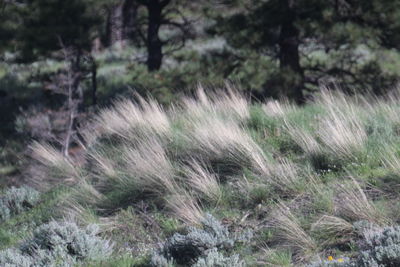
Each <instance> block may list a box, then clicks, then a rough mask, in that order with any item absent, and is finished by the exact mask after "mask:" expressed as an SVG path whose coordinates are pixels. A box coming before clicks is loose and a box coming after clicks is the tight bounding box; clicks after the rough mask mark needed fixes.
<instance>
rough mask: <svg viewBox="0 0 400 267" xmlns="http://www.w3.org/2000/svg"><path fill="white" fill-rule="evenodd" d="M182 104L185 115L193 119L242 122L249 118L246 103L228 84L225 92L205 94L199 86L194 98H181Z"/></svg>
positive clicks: (247, 104)
mask: <svg viewBox="0 0 400 267" xmlns="http://www.w3.org/2000/svg"><path fill="white" fill-rule="evenodd" d="M182 103H183V108H184V111H185V113H186V114H187V115H189V117H191V118H194V119H200V118H204V117H207V116H208V115H211V116H223V117H225V118H230V119H234V120H238V121H244V120H246V119H248V118H249V116H250V112H249V103H248V101H247V100H246V99H245V98H244V97H243V96H242V95H240V93H239V92H238V91H237V90H236V89H234V88H233V87H232V86H231V85H230V84H226V90H225V91H222V92H215V91H214V92H207V93H206V92H205V90H204V88H203V86H202V85H199V86H198V87H197V90H196V98H188V97H185V98H182Z"/></svg>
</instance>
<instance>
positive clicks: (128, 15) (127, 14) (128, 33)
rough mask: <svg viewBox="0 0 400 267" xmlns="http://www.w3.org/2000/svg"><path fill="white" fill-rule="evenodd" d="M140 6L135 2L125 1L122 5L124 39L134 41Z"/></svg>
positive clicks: (133, 0)
mask: <svg viewBox="0 0 400 267" xmlns="http://www.w3.org/2000/svg"><path fill="white" fill-rule="evenodd" d="M137 9H138V5H137V3H136V2H135V0H125V1H124V3H123V5H122V25H123V39H124V40H134V39H135V32H136V27H137V26H136V19H137Z"/></svg>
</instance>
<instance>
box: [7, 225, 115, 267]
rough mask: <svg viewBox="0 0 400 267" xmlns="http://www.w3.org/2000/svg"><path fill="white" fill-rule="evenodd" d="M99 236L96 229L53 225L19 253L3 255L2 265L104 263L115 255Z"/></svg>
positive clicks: (42, 228) (42, 229)
mask: <svg viewBox="0 0 400 267" xmlns="http://www.w3.org/2000/svg"><path fill="white" fill-rule="evenodd" d="M97 233H98V227H97V226H95V225H90V226H88V227H87V228H86V229H79V228H78V226H77V225H76V224H75V223H69V222H64V223H58V222H50V223H48V224H44V225H42V226H40V227H39V228H37V229H36V230H35V232H34V234H33V237H32V239H30V240H27V241H25V242H24V243H23V244H22V245H21V247H20V248H19V249H18V250H16V249H15V250H5V251H3V252H1V253H0V263H1V264H4V265H6V264H10V266H71V265H73V264H75V263H76V262H77V261H82V260H102V259H105V258H107V257H108V256H109V255H110V254H111V252H112V251H111V245H110V244H109V242H108V241H105V240H102V239H101V238H99V237H98V236H96V235H97ZM24 264H25V265H24ZM1 266H3V265H1Z"/></svg>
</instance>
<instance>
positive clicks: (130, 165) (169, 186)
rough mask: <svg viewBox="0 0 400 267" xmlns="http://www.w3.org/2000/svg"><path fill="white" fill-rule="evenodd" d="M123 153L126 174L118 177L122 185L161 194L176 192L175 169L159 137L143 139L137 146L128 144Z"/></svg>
mask: <svg viewBox="0 0 400 267" xmlns="http://www.w3.org/2000/svg"><path fill="white" fill-rule="evenodd" d="M121 153H122V158H123V161H124V167H125V170H124V172H125V173H126V175H120V176H118V178H117V179H120V181H119V182H120V183H121V184H122V185H124V184H126V186H132V185H133V186H137V187H138V188H139V189H142V190H143V191H149V192H154V193H158V194H161V195H163V194H164V193H166V192H167V193H173V192H175V188H176V183H175V180H174V178H175V171H174V168H173V166H172V163H171V162H170V160H169V158H168V156H167V154H166V151H165V150H164V148H163V146H162V144H160V141H159V140H158V139H156V138H149V139H148V140H142V143H141V144H139V145H138V146H137V147H132V146H130V147H129V146H126V147H125V149H124V150H123V151H122V152H121ZM132 179H133V181H132Z"/></svg>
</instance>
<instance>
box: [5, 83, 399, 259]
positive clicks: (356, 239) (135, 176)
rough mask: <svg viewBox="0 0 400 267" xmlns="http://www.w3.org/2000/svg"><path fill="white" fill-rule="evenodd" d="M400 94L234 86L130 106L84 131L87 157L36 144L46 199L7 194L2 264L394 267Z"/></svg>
mask: <svg viewBox="0 0 400 267" xmlns="http://www.w3.org/2000/svg"><path fill="white" fill-rule="evenodd" d="M399 100H400V99H399V97H398V92H397V91H395V92H393V93H392V94H390V95H388V96H385V97H382V98H376V97H369V96H362V97H361V96H352V97H350V96H347V95H344V94H343V93H341V92H337V91H335V92H332V91H329V90H322V91H321V93H320V95H319V96H317V97H316V98H315V100H314V101H312V102H310V103H308V104H306V105H304V106H301V107H299V106H295V105H292V104H290V103H288V102H286V101H280V102H278V101H268V102H267V103H259V104H250V102H249V101H248V100H247V99H245V98H244V97H242V96H241V95H240V94H239V93H237V92H236V91H235V90H234V89H233V88H231V87H230V86H227V88H225V89H224V90H221V91H218V92H213V93H208V92H205V90H204V89H203V88H201V87H200V88H198V91H197V97H196V98H195V99H193V98H182V99H181V101H180V102H179V103H178V104H177V105H175V106H172V107H170V108H169V109H164V108H162V107H161V106H160V105H159V104H158V103H157V102H155V101H154V100H151V99H149V100H145V99H142V98H139V97H138V98H137V100H136V101H131V100H121V101H119V102H117V103H115V105H114V107H112V108H108V109H104V110H102V111H101V112H99V113H98V115H96V117H94V118H93V120H92V122H91V124H90V127H88V128H87V129H85V131H84V138H85V145H84V147H83V148H82V150H83V154H84V160H83V161H82V160H80V161H79V162H77V161H74V159H68V158H65V157H63V156H62V154H61V153H60V152H58V151H57V150H55V149H54V148H52V147H51V146H49V145H47V144H39V143H35V144H33V145H32V149H33V153H34V159H35V160H37V167H38V168H40V170H41V172H42V175H41V176H40V177H39V176H33V177H32V178H31V181H30V182H31V184H33V185H34V186H35V187H36V189H38V190H39V191H42V194H41V197H40V200H38V201H35V202H34V203H31V202H30V201H29V199H30V198H29V196H30V195H29V194H27V193H18V192H19V191H18V192H17V193H16V191H15V189H13V190H14V191H12V192H14V193H9V192H8V191H7V192H8V193H7V192H6V193H4V194H3V195H4V196H2V197H1V198H0V205H3V206H2V207H5V208H7V210H9V212H8V213H7V216H6V215H2V214H1V213H0V229H1V230H0V243H1V249H4V250H3V251H2V252H0V263H2V264H5V263H10V264H12V263H14V264H17V263H15V262H13V261H12V260H13V259H14V260H15V259H17V258H18V260H20V262H19V264H22V263H21V262H23V263H24V264H25V263H26V264H27V265H21V266H32V265H29V264H41V263H43V262H47V263H48V264H54V265H55V266H59V264H60V259H64V258H65V259H66V260H65V261H64V262H63V264H67V266H71V265H77V266H149V265H153V266H302V265H306V266H397V264H399V262H400V253H399V251H398V247H399V246H400V238H399V236H400V228H399V227H398V226H396V225H397V223H399V220H400V217H399V208H400V207H399V189H398V185H399V177H400V154H399V151H400V150H399V149H400V104H399V103H400V101H399ZM24 192H25V191H24ZM35 196H36V195H35ZM36 197H37V196H36ZM16 203H17V204H18V205H17V204H16ZM4 210H5V209H4ZM53 220H57V221H68V223H71V222H73V223H76V224H77V225H79V226H80V227H81V229H89V228H86V227H87V226H88V225H92V224H96V225H98V226H99V230H96V231H89V230H79V229H78V228H77V227H76V226H70V224H68V223H65V222H62V223H60V222H57V223H56V222H51V221H53ZM43 224H44V225H45V226H43ZM40 225H42V226H40ZM38 227H39V228H38ZM36 228H38V229H37V230H34V229H36ZM49 229H50V230H49ZM52 229H53V230H52ZM54 229H59V230H54ZM66 229H67V230H66ZM32 231H34V235H33V237H31V232H32ZM48 231H49V232H51V233H54V232H57V233H58V232H59V234H58V238H57V239H56V240H57V242H58V243H57V246H56V245H54V242H55V241H54V240H53V239H51V240H53V241H51V242H50V241H48V239H49V238H51V237H52V235H51V234H48ZM68 231H69V232H68ZM77 231H86V232H85V233H87V236H86V235H84V234H82V236H84V237H82V240H80V239H79V240H78V241H77V240H76V239H74V240H69V239H68V237H69V236H77V235H78V234H76V232H77ZM65 233H67V234H65ZM30 238H33V239H32V240H30ZM27 240H28V241H27ZM29 240H30V241H29ZM60 240H62V241H60ZM46 242H50V243H49V244H51V245H46V246H44V245H43V243H45V244H47V243H46ZM27 243H28V244H30V245H27ZM21 244H22V245H21ZM32 244H34V245H36V246H39V248H40V249H32V248H31V247H32V246H33V245H32ZM65 244H66V245H65ZM88 244H94V245H88ZM53 245H54V246H53ZM64 245H65V247H67V248H65V247H64ZM71 246H72V247H74V246H76V247H79V248H80V249H70V247H71ZM87 247H95V248H96V249H95V250H93V251H92V250H90V249H89V250H87V249H86V250H85V249H82V248H87ZM28 248H31V249H28ZM74 248H75V247H74ZM5 249H7V250H5ZM111 250H112V253H111ZM43 251H50V253H49V255H51V256H49V257H46V258H44V257H43V255H42V254H43V253H48V252H43ZM82 251H85V253H83V252H82ZM10 253H16V254H15V255H18V257H16V256H13V255H14V254H10ZM41 253H42V254H41ZM108 253H111V254H110V255H109V256H107V257H105V255H108ZM99 254H102V255H101V256H102V257H100V255H99ZM10 255H11V256H10ZM66 255H67V256H66ZM374 264H375V265H374Z"/></svg>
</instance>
